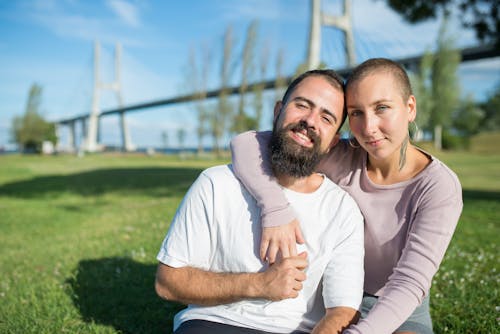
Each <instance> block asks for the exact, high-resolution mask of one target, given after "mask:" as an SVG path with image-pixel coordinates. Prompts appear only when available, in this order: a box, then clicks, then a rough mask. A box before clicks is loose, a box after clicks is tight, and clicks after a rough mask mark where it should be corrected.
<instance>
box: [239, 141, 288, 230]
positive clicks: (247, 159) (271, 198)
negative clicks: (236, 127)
mask: <svg viewBox="0 0 500 334" xmlns="http://www.w3.org/2000/svg"><path fill="white" fill-rule="evenodd" d="M270 139H271V132H269V131H267V132H255V131H248V132H244V133H242V134H239V135H237V136H236V137H234V138H233V139H232V140H231V153H232V159H233V161H232V163H233V169H234V173H235V175H236V177H237V178H238V179H239V180H240V181H241V183H243V185H244V186H245V188H246V189H247V190H248V191H249V192H250V194H251V195H252V196H253V197H254V198H255V200H256V201H257V205H258V206H259V207H260V208H261V218H262V225H263V226H264V227H270V226H278V225H284V224H288V223H290V222H291V221H292V220H294V219H296V218H297V215H296V213H295V211H294V210H293V209H292V208H291V206H290V204H289V203H288V200H287V199H286V197H285V194H284V193H283V191H282V189H281V187H280V186H279V185H278V183H277V181H276V179H275V178H274V176H273V173H272V169H271V164H270V161H269V159H268V158H267V157H268V156H269V151H268V144H269V141H270Z"/></svg>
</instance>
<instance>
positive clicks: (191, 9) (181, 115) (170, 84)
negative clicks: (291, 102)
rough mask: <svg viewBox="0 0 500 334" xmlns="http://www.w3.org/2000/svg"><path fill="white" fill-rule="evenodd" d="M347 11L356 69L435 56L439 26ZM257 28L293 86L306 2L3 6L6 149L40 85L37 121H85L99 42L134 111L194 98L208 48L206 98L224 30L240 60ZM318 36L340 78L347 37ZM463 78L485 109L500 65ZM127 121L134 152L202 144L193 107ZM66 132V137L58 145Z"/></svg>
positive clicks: (28, 2) (381, 9)
mask: <svg viewBox="0 0 500 334" xmlns="http://www.w3.org/2000/svg"><path fill="white" fill-rule="evenodd" d="M352 2H353V14H352V16H353V18H352V19H353V26H354V38H355V46H356V57H357V60H358V61H362V60H365V59H367V58H370V57H380V56H382V57H390V58H394V59H397V58H399V57H405V56H413V55H417V54H419V53H421V52H422V51H423V50H425V49H428V48H432V47H433V46H434V44H435V40H436V36H437V31H438V27H439V22H438V21H437V20H435V21H428V22H425V23H422V24H418V25H409V24H407V23H405V22H403V20H402V19H401V18H400V17H399V16H398V15H397V14H395V13H394V12H392V11H391V10H390V9H388V8H387V7H386V5H385V1H380V0H379V1H376V0H355V1H352ZM322 8H323V10H324V11H326V12H328V13H331V14H336V13H338V12H339V11H340V8H341V0H323V1H322ZM252 20H258V22H259V45H260V46H259V48H260V49H264V48H267V49H268V53H269V65H268V67H269V70H268V74H267V75H266V76H267V78H269V79H270V78H273V76H274V70H273V67H274V65H273V64H274V63H275V61H276V56H277V53H278V50H279V49H282V50H283V51H284V72H285V74H292V73H293V72H294V70H295V68H296V66H297V65H298V64H299V63H301V62H302V61H303V59H305V55H306V48H307V45H306V39H307V34H308V25H309V1H308V0H241V1H231V0H211V1H204V0H186V1H160V0H142V1H140V0H102V1H97V0H88V1H84V0H19V1H10V0H0V77H1V78H2V80H0V146H5V145H7V143H8V142H9V129H10V125H11V120H12V118H13V117H14V116H16V115H21V114H22V113H23V112H24V108H25V105H26V100H27V95H28V90H29V88H30V86H31V85H32V84H33V83H35V82H36V83H38V84H40V85H42V87H43V102H42V110H43V113H44V115H45V116H46V117H47V118H48V119H49V120H58V119H63V118H68V117H71V116H74V115H80V114H82V113H86V112H88V111H89V110H90V106H91V97H92V66H93V65H92V61H93V58H92V57H93V45H94V41H95V40H99V42H100V43H101V47H102V51H101V76H102V78H103V80H104V81H109V80H111V79H112V76H113V71H112V68H113V52H114V44H115V43H117V42H120V43H121V44H122V47H123V59H122V85H123V90H122V94H123V98H124V102H125V104H126V105H127V104H132V103H139V102H147V101H151V100H154V99H158V98H167V97H173V96H176V95H178V94H182V93H187V92H188V88H187V87H186V85H185V84H184V82H185V75H186V68H187V64H188V61H187V59H188V57H189V52H190V50H191V49H194V50H195V51H197V52H199V51H200V50H201V48H202V45H206V46H207V47H208V48H209V49H210V50H211V52H212V59H213V62H212V70H211V73H210V76H211V79H210V86H211V88H216V87H217V80H216V74H217V71H218V64H219V62H220V61H219V58H220V57H218V55H219V54H220V50H221V49H222V46H221V44H222V36H223V33H224V31H225V29H226V28H227V27H228V26H230V25H231V26H232V27H233V29H234V33H235V39H236V50H241V45H242V43H243V41H244V36H245V31H246V29H247V27H248V25H249V23H250V22H252ZM449 30H450V32H451V34H452V35H453V36H455V37H456V41H457V42H456V43H457V45H458V46H471V45H475V44H477V42H476V41H475V38H474V34H473V32H472V31H467V30H463V29H461V28H460V25H459V24H458V22H457V21H456V19H452V21H451V23H450V28H449ZM322 34H323V46H322V51H321V58H322V60H323V61H324V62H326V63H327V64H328V65H329V66H331V67H333V68H340V67H343V65H344V59H343V56H342V53H341V52H340V51H339V49H341V47H342V44H341V38H340V34H339V33H338V32H336V31H335V30H334V29H332V28H323V29H322ZM237 53H239V52H237ZM237 73H238V70H236V71H235V75H234V76H233V81H234V83H235V84H236V83H238V75H237ZM459 73H460V78H461V85H462V95H466V94H472V95H473V96H474V97H475V98H476V99H484V97H485V96H486V94H488V93H489V92H491V90H492V89H493V87H494V85H495V84H496V83H498V82H499V81H500V74H499V73H500V59H498V58H497V59H494V60H490V61H483V62H474V63H468V64H466V65H463V66H461V68H460V72H459ZM272 98H273V96H269V97H268V99H267V100H266V104H267V105H268V108H266V110H265V115H264V119H265V120H266V121H265V122H264V123H263V124H261V127H262V128H269V126H270V122H268V120H269V119H270V118H271V116H270V112H271V109H270V108H269V107H271V106H272V104H273V101H272ZM116 106H117V102H116V99H115V98H114V95H113V94H112V93H110V92H104V93H103V96H102V102H101V107H102V109H103V110H106V109H109V108H114V107H116ZM127 121H128V124H129V128H130V132H131V136H132V140H133V142H134V144H136V145H138V146H160V145H161V133H162V131H168V132H169V133H170V135H169V144H170V145H171V146H176V145H177V142H176V136H175V132H176V131H177V129H178V128H181V127H182V128H184V129H186V130H187V132H188V136H187V140H186V144H187V145H195V143H196V140H195V136H194V128H195V126H196V122H195V112H194V110H193V107H192V106H190V105H176V106H171V107H162V108H154V109H148V110H145V111H142V112H136V113H131V114H128V115H127ZM102 124H103V125H102V126H103V135H102V140H103V142H104V143H106V144H118V143H119V142H120V137H119V130H118V120H117V118H115V117H114V116H111V117H107V118H104V119H103V123H102ZM66 131H67V130H65V129H62V130H61V137H62V139H63V140H64V138H65V137H66V136H67V135H65V133H66ZM206 144H210V142H209V141H208V140H207V142H206Z"/></svg>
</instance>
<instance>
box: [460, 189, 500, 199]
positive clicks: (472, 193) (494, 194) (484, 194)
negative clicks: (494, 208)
mask: <svg viewBox="0 0 500 334" xmlns="http://www.w3.org/2000/svg"><path fill="white" fill-rule="evenodd" d="M462 195H463V199H464V201H467V200H484V201H497V202H498V201H500V191H494V190H491V191H489V190H474V189H463V191H462Z"/></svg>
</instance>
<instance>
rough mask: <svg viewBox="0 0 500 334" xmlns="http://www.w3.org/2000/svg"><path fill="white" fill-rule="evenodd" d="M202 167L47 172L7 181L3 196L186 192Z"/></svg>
mask: <svg viewBox="0 0 500 334" xmlns="http://www.w3.org/2000/svg"><path fill="white" fill-rule="evenodd" d="M201 171H202V170H201V169H199V168H169V167H164V168H160V167H149V168H110V169H96V170H91V171H86V172H81V173H75V174H69V175H46V176H38V177H34V178H32V179H30V180H22V181H16V182H11V183H6V184H3V185H1V186H0V195H3V196H11V197H20V198H35V197H43V196H51V197H53V196H56V197H57V196H63V195H64V194H65V193H75V194H78V195H81V196H96V195H103V194H105V193H109V192H123V193H127V194H130V193H131V192H138V193H141V192H147V193H148V195H152V196H169V195H178V194H179V193H180V194H183V193H184V192H185V191H186V189H187V188H189V186H190V185H191V183H192V182H193V181H194V180H195V179H196V177H197V176H198V175H199V174H200V172H201Z"/></svg>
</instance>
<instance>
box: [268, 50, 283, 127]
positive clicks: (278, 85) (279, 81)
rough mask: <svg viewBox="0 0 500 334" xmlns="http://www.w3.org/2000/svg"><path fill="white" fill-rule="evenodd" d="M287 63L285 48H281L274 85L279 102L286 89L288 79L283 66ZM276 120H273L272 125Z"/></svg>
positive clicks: (276, 99) (277, 59)
mask: <svg viewBox="0 0 500 334" xmlns="http://www.w3.org/2000/svg"><path fill="white" fill-rule="evenodd" d="M284 62H285V50H283V48H280V49H279V51H278V55H277V57H276V79H275V83H274V93H275V98H274V100H275V101H279V100H281V99H282V98H283V93H284V90H285V87H286V84H287V82H286V78H285V76H284V75H283V64H284ZM273 120H274V116H273V118H271V124H272V122H273Z"/></svg>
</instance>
